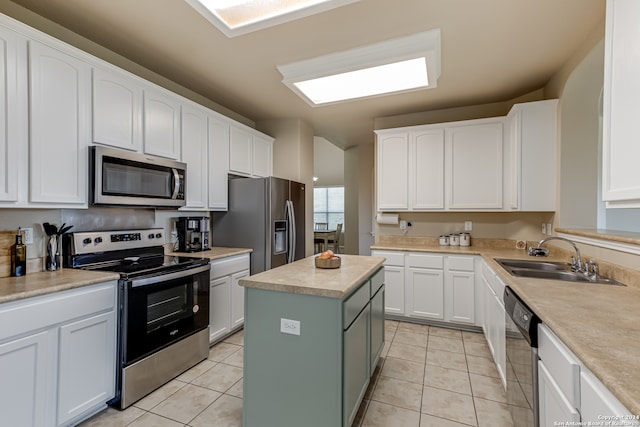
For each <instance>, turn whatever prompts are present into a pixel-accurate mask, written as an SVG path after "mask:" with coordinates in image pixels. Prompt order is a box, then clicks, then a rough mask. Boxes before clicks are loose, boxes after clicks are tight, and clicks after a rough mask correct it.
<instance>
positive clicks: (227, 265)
mask: <svg viewBox="0 0 640 427" xmlns="http://www.w3.org/2000/svg"><path fill="white" fill-rule="evenodd" d="M249 266H250V260H249V254H242V255H234V256H230V257H227V258H221V259H216V260H213V261H211V280H213V279H217V278H218V277H223V276H230V275H232V274H233V273H237V272H238V271H243V270H248V269H249Z"/></svg>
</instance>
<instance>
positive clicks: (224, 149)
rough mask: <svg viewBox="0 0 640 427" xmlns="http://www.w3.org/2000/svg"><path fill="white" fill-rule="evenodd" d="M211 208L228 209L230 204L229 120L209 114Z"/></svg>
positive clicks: (217, 209)
mask: <svg viewBox="0 0 640 427" xmlns="http://www.w3.org/2000/svg"><path fill="white" fill-rule="evenodd" d="M208 171H209V209H211V210H216V211H226V210H227V209H228V206H229V202H228V192H229V185H228V183H227V181H228V175H229V121H228V120H226V119H224V118H222V117H218V116H213V115H210V116H209V168H208Z"/></svg>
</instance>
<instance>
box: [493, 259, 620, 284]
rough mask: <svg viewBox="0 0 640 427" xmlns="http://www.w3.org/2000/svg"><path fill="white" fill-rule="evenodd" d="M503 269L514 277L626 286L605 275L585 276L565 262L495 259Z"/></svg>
mask: <svg viewBox="0 0 640 427" xmlns="http://www.w3.org/2000/svg"><path fill="white" fill-rule="evenodd" d="M495 260H496V261H497V262H498V264H500V265H501V266H502V267H503V268H504V269H505V270H507V271H508V272H509V273H511V275H512V276H516V277H528V278H533V279H549V280H564V281H568V282H587V283H598V284H602V285H617V286H626V285H624V284H623V283H620V282H618V281H616V280H613V279H609V278H607V277H599V276H598V277H593V276H587V275H586V274H584V273H582V272H580V271H573V270H572V269H571V264H569V263H566V262H553V261H534V260H521V259H498V258H496V259H495Z"/></svg>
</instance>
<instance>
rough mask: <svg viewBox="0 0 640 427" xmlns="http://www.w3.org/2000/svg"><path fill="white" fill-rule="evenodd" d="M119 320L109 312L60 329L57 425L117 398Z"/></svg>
mask: <svg viewBox="0 0 640 427" xmlns="http://www.w3.org/2000/svg"><path fill="white" fill-rule="evenodd" d="M115 337H116V319H115V312H114V311H110V312H107V313H103V314H100V315H97V316H93V317H89V318H87V319H82V320H79V321H77V322H73V323H70V324H67V325H64V326H62V327H60V348H59V354H60V360H59V371H58V424H65V423H68V422H69V421H70V420H72V419H73V418H75V417H77V416H79V415H81V414H82V413H84V412H90V411H91V410H92V409H96V408H98V407H100V405H105V404H106V402H107V401H109V400H110V399H111V398H113V396H114V395H115V376H116V368H115V366H116V362H115V355H116V341H115Z"/></svg>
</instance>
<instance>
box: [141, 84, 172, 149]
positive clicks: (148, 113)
mask: <svg viewBox="0 0 640 427" xmlns="http://www.w3.org/2000/svg"><path fill="white" fill-rule="evenodd" d="M144 152H145V153H146V154H153V155H155V156H161V157H167V158H170V159H176V160H179V159H180V101H179V100H178V98H177V96H173V94H172V93H171V92H168V91H164V90H160V89H156V88H152V87H150V86H149V87H146V88H145V89H144Z"/></svg>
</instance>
